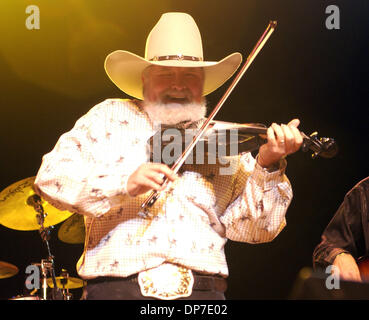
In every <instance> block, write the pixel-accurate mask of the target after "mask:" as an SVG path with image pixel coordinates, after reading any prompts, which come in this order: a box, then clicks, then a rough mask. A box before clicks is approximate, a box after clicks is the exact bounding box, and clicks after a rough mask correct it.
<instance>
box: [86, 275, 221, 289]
mask: <svg viewBox="0 0 369 320" xmlns="http://www.w3.org/2000/svg"><path fill="white" fill-rule="evenodd" d="M192 273H193V277H194V284H193V288H192V290H199V291H208V290H209V291H211V290H213V291H219V292H225V291H226V290H227V280H226V279H224V278H222V277H221V276H212V275H204V274H200V273H197V272H195V271H193V272H192ZM111 281H115V282H118V281H122V282H124V281H129V282H134V283H137V284H138V274H137V273H136V274H134V275H131V276H129V277H126V278H120V277H97V278H95V279H90V280H87V285H89V284H97V283H103V282H111Z"/></svg>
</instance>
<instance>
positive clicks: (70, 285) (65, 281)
mask: <svg viewBox="0 0 369 320" xmlns="http://www.w3.org/2000/svg"><path fill="white" fill-rule="evenodd" d="M47 283H48V285H49V286H50V287H51V288H53V287H54V283H53V281H52V279H51V278H49V279H47ZM56 284H57V286H58V288H60V289H61V291H62V295H63V300H72V298H73V294H72V293H70V292H69V290H70V289H77V288H82V287H84V285H85V281H83V280H82V279H79V278H73V277H70V276H69V274H68V272H67V270H65V269H62V272H61V274H60V277H56Z"/></svg>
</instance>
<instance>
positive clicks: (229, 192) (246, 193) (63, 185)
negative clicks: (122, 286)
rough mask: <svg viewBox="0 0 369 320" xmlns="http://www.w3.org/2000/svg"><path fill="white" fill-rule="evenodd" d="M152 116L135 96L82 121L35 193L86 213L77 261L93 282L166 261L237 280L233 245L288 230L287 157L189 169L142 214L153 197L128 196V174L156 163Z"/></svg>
mask: <svg viewBox="0 0 369 320" xmlns="http://www.w3.org/2000/svg"><path fill="white" fill-rule="evenodd" d="M155 130H156V129H155V125H154V124H153V123H152V122H151V121H150V119H149V117H148V115H147V114H146V113H145V112H143V111H142V110H141V109H140V108H139V107H138V106H137V105H136V104H135V103H134V101H131V100H122V99H108V100H105V101H103V102H102V103H100V104H98V105H96V106H94V107H93V108H92V109H91V110H90V111H89V112H88V113H87V114H86V115H84V116H83V117H81V118H80V119H79V120H78V121H77V122H76V124H75V126H74V127H73V129H72V130H70V131H69V132H67V133H65V134H63V135H62V136H61V137H60V139H59V140H58V142H57V144H56V146H55V147H54V149H53V150H52V151H51V152H50V153H48V154H46V155H45V156H44V157H43V161H42V165H41V167H40V169H39V172H38V174H37V177H36V180H35V190H36V192H37V193H39V194H40V196H42V197H43V198H44V199H45V200H47V201H48V202H49V203H51V204H52V205H54V206H55V207H57V208H59V209H61V210H68V211H70V212H74V213H78V214H82V215H84V220H85V226H86V238H85V247H84V252H83V254H82V256H81V258H80V259H79V261H78V263H77V271H78V274H79V275H80V276H81V277H82V278H85V279H91V278H95V277H97V276H117V277H127V276H129V275H132V274H135V273H137V272H140V271H142V270H146V269H148V268H152V267H155V266H158V265H160V264H162V263H164V262H169V263H175V264H179V265H184V266H186V267H188V268H190V269H192V270H196V271H198V272H205V273H209V274H219V275H222V276H224V277H226V276H228V267H227V263H226V257H225V253H224V246H225V243H226V241H227V239H231V240H234V241H242V242H248V243H261V242H268V241H272V240H273V239H274V238H275V237H276V236H277V235H278V234H279V232H280V231H281V230H282V229H283V228H284V226H285V225H286V221H285V214H286V211H287V208H288V206H289V204H290V202H291V199H292V189H291V185H290V183H289V181H288V179H287V177H286V176H285V174H284V170H285V167H286V162H285V160H283V161H281V164H280V168H279V169H278V170H276V171H274V172H269V171H268V170H266V169H264V168H262V167H260V166H259V165H258V164H257V162H256V160H255V159H254V158H253V157H252V155H251V154H250V153H243V154H241V155H236V156H233V157H230V161H229V163H228V164H227V165H228V169H229V168H231V169H232V170H231V173H229V172H228V173H227V174H224V172H223V173H222V171H221V169H224V168H225V166H227V165H225V164H224V162H223V164H220V163H219V161H217V162H216V163H215V164H203V165H191V164H186V165H185V166H184V167H183V169H182V170H181V171H180V172H179V179H178V180H177V181H176V182H174V183H172V184H171V185H170V187H169V188H167V189H166V190H165V192H162V193H161V194H160V197H159V199H158V200H157V201H156V202H155V204H154V205H153V207H151V208H150V212H151V218H146V219H144V218H142V217H141V216H140V215H139V213H140V211H141V204H142V202H143V201H144V200H145V199H146V198H147V196H148V195H149V193H147V194H144V195H140V196H137V197H131V196H130V195H128V194H127V191H126V185H127V180H128V177H129V176H130V175H131V174H132V173H133V172H134V171H135V170H136V169H137V168H138V167H139V166H140V165H141V164H143V163H145V162H148V152H147V141H148V140H149V139H150V137H151V136H152V135H153V134H154V133H155Z"/></svg>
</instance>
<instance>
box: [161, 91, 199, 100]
mask: <svg viewBox="0 0 369 320" xmlns="http://www.w3.org/2000/svg"><path fill="white" fill-rule="evenodd" d="M159 99H160V102H161V103H170V102H178V103H190V102H192V101H193V96H192V93H191V91H190V90H187V89H185V90H181V91H178V90H173V89H168V90H166V91H164V92H162V93H161V95H160V96H159Z"/></svg>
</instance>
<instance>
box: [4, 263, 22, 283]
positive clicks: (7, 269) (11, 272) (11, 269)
mask: <svg viewBox="0 0 369 320" xmlns="http://www.w3.org/2000/svg"><path fill="white" fill-rule="evenodd" d="M18 272H19V269H18V268H17V267H16V266H15V265H13V264H11V263H8V262H4V261H0V279H5V278H10V277H12V276H15V275H16V274H17V273H18Z"/></svg>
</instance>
